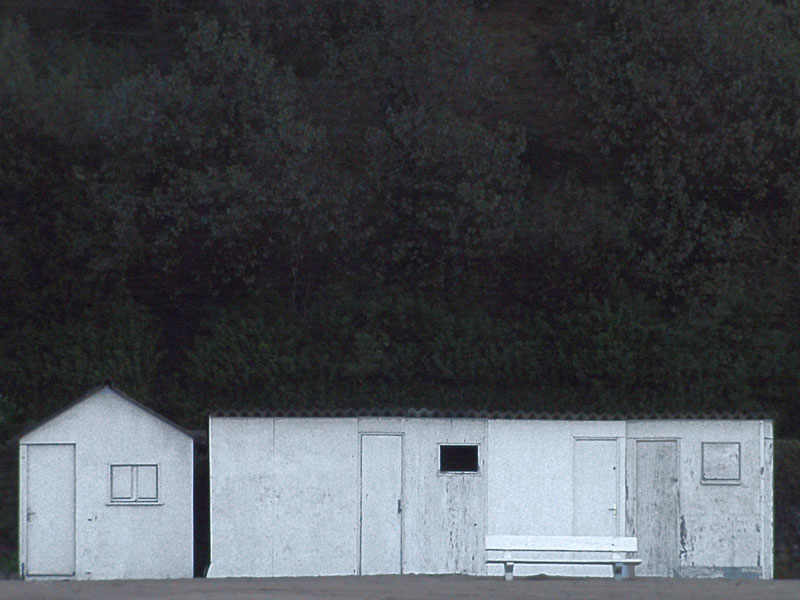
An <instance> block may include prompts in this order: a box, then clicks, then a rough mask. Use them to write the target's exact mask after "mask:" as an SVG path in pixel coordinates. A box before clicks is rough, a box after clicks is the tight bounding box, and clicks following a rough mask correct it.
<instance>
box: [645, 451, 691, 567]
mask: <svg viewBox="0 0 800 600" xmlns="http://www.w3.org/2000/svg"><path fill="white" fill-rule="evenodd" d="M635 510H636V523H635V525H636V537H637V538H639V557H640V558H641V559H642V564H641V565H640V566H639V567H637V568H636V572H637V574H641V575H649V576H656V577H674V576H675V575H676V570H677V568H678V566H679V559H680V552H679V548H678V514H679V510H680V509H679V506H678V443H677V442H676V441H673V440H637V441H636V501H635Z"/></svg>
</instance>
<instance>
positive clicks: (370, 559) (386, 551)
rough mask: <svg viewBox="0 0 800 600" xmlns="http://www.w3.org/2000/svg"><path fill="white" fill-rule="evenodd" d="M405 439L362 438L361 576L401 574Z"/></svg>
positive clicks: (365, 436) (382, 436)
mask: <svg viewBox="0 0 800 600" xmlns="http://www.w3.org/2000/svg"><path fill="white" fill-rule="evenodd" d="M402 464H403V438H402V436H399V435H363V436H361V574H362V575H391V574H396V573H400V572H401V560H402V556H401V544H402V542H401V522H402V504H401V502H402V472H403V471H402V469H403V467H402Z"/></svg>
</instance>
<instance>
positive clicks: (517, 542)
mask: <svg viewBox="0 0 800 600" xmlns="http://www.w3.org/2000/svg"><path fill="white" fill-rule="evenodd" d="M637 547H638V542H637V539H636V538H635V537H596V536H541V535H487V536H486V562H487V563H502V564H503V565H504V568H505V578H506V580H507V581H510V580H511V579H513V578H514V564H542V565H611V567H612V568H613V570H614V571H613V572H614V578H615V579H627V578H628V577H633V576H634V574H635V570H636V565H638V564H640V563H641V562H642V561H641V559H639V558H636V557H633V556H631V554H634V553H636V552H637ZM589 552H594V553H598V554H599V553H604V554H606V556H605V557H600V558H597V557H586V558H574V557H573V556H563V557H560V558H551V557H550V556H552V554H559V553H589ZM534 553H538V554H543V553H548V554H549V555H550V556H548V557H547V558H538V557H536V556H532V555H533V554H534Z"/></svg>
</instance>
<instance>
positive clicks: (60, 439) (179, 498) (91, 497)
mask: <svg viewBox="0 0 800 600" xmlns="http://www.w3.org/2000/svg"><path fill="white" fill-rule="evenodd" d="M34 444H74V449H75V450H74V451H75V461H74V463H75V483H74V490H75V499H74V502H75V510H74V517H75V528H74V544H75V553H74V556H75V575H74V578H75V579H114V578H176V577H192V575H193V529H194V524H193V509H192V502H193V498H192V495H193V440H192V438H191V437H189V436H188V435H186V434H184V433H182V432H181V431H179V430H178V429H176V428H174V427H172V426H171V425H169V424H167V423H166V422H164V421H162V420H160V419H158V418H156V417H154V416H153V415H152V414H150V413H148V412H147V411H144V410H142V409H141V408H140V407H138V406H136V405H135V404H133V403H131V402H129V401H127V400H126V399H124V398H122V397H121V396H119V395H117V394H116V393H115V392H114V391H113V390H111V389H110V388H103V389H102V390H101V391H99V392H97V393H96V394H94V395H92V396H91V397H89V398H88V399H86V400H84V401H83V402H81V403H79V404H77V405H76V406H74V407H73V408H71V409H70V410H68V411H67V412H65V413H63V414H61V415H59V416H57V417H56V418H54V419H52V420H51V421H48V422H46V423H44V424H43V425H42V426H41V427H39V428H37V429H35V430H34V431H32V432H30V433H28V434H27V435H25V436H24V437H23V438H22V439H21V440H20V562H21V563H25V562H26V557H27V553H28V547H27V541H28V535H27V534H28V531H27V527H28V525H27V523H28V517H27V511H28V508H27V498H28V496H27V491H28V490H27V473H28V470H27V452H28V449H29V447H30V445H34ZM111 464H156V465H158V478H159V482H158V494H159V497H158V502H157V503H153V504H140V505H113V504H111V503H110V485H109V477H110V475H109V474H110V465H111ZM37 516H38V515H32V516H31V517H30V518H31V519H36V518H37Z"/></svg>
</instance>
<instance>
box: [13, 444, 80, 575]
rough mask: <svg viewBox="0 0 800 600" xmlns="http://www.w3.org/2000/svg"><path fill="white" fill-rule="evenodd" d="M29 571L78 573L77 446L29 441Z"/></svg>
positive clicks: (27, 515)
mask: <svg viewBox="0 0 800 600" xmlns="http://www.w3.org/2000/svg"><path fill="white" fill-rule="evenodd" d="M25 450H26V452H27V481H26V483H27V498H26V503H27V506H26V516H25V519H26V554H27V556H26V560H25V574H26V575H62V576H69V575H74V574H75V446H74V445H73V444H29V445H27V446H26V447H25Z"/></svg>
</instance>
